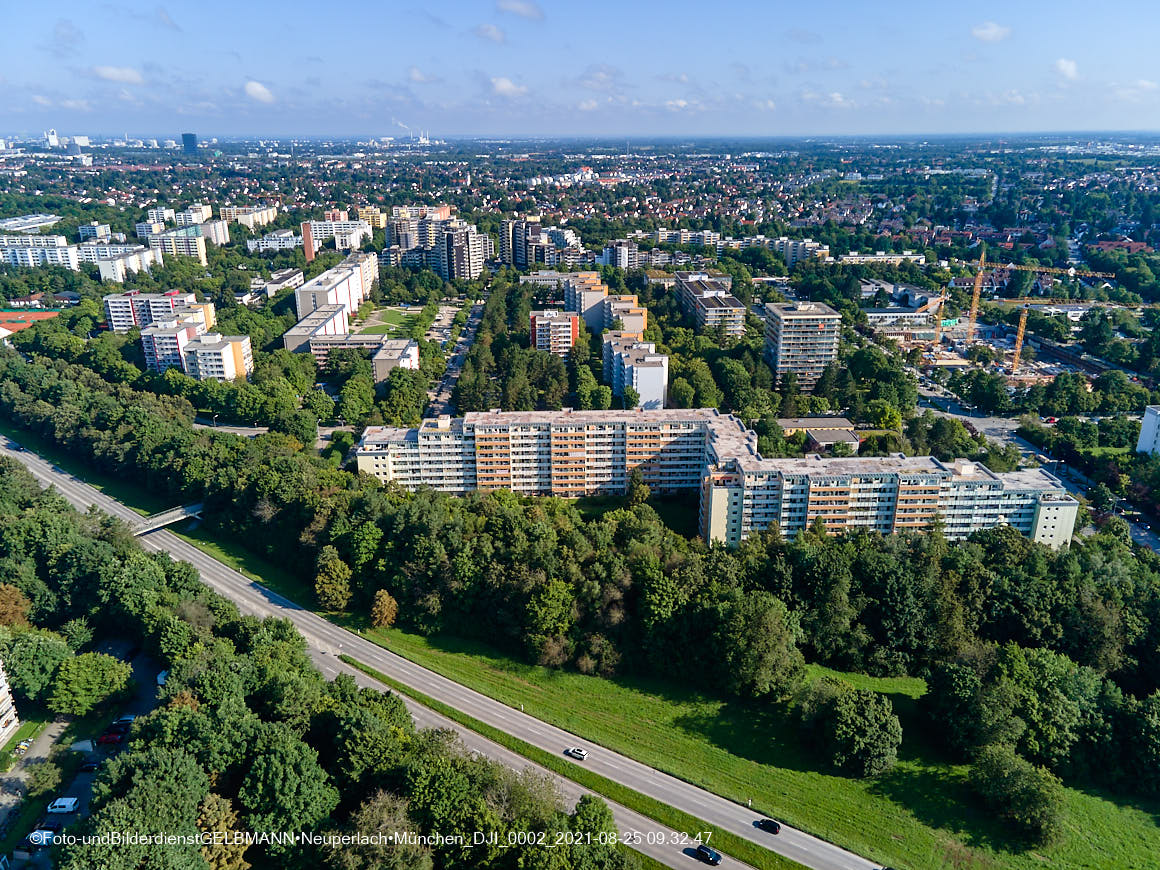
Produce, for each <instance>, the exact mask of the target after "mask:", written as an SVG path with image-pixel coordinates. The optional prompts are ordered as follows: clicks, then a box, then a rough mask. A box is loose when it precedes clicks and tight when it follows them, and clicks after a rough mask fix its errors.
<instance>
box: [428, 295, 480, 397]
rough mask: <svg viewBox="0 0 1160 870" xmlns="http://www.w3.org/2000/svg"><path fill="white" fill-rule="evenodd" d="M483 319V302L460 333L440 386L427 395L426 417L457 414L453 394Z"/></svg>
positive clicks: (472, 313)
mask: <svg viewBox="0 0 1160 870" xmlns="http://www.w3.org/2000/svg"><path fill="white" fill-rule="evenodd" d="M484 301H485V302H486V301H487V299H486V297H484ZM482 319H483V302H476V303H475V304H474V305H472V306H471V312H470V313H469V314H468V316H467V323H466V324H464V326H463V331H462V332H460V333H459V338H458V339H456V341H455V347H454V349H453V350H452V352H451V356H450V357H449V358H448V360H447V370H446V371H445V372H444V373H443V378H442V380H440V382H439V386H437V387H436V388H435V389H434V390H433V391H432V392H430V393H428V394H427V397H428V398H429V399H430V403H429V404H428V405H427V413H426V415H425V416H427V417H438V416H439V415H440V414H453V413H454V412H455V406H454V405H453V404H452V403H451V393H452V391H453V390H454V389H455V382H456V381H457V380H459V374H460V372H462V371H463V364H464V363H465V362H466V361H467V352H468V351H469V350H471V344H472V342H473V341H475V333H476V331H477V330H478V329H479V322H480V321H481V320H482Z"/></svg>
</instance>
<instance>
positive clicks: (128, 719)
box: [113, 713, 137, 725]
mask: <svg viewBox="0 0 1160 870" xmlns="http://www.w3.org/2000/svg"><path fill="white" fill-rule="evenodd" d="M136 721H137V717H136V716H134V715H133V714H132V713H126V714H125V715H124V716H122V717H120V718H119V719H114V720H113V724H114V725H132V724H133V723H134V722H136Z"/></svg>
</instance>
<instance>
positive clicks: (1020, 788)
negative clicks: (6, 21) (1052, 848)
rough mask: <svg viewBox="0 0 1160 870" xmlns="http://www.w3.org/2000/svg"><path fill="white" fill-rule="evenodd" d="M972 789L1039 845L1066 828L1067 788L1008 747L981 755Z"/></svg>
mask: <svg viewBox="0 0 1160 870" xmlns="http://www.w3.org/2000/svg"><path fill="white" fill-rule="evenodd" d="M970 782H971V786H972V787H973V788H974V789H975V791H977V792H978V793H979V794H980V795H981V796H982V798H983V800H985V801H986V802H987V804H988V805H989V806H990V807H991V808H992V809H993V810H994V811H995V812H997V813H999V814H1000V815H1001V816H1003V817H1004V818H1006V819H1007V820H1008V821H1009V822H1010V823H1011V824H1013V825H1014V826H1015V827H1016V829H1017V830H1018V831H1019V832H1020V833H1021V834H1023V835H1024V836H1025V837H1027V839H1028V840H1030V841H1031V842H1032V843H1034V844H1036V845H1043V844H1046V843H1049V842H1051V841H1052V840H1054V839H1055V838H1056V837H1057V836H1058V835H1059V833H1060V831H1061V830H1062V826H1063V797H1064V796H1063V784H1062V783H1061V782H1060V781H1059V778H1058V777H1056V776H1054V775H1053V774H1052V773H1051V772H1050V771H1048V770H1047V769H1045V768H1042V767H1036V766H1035V765H1033V764H1031V763H1030V762H1028V761H1025V760H1024V759H1022V758H1020V757H1019V756H1018V755H1016V754H1015V750H1014V749H1013V748H1011V747H1010V746H1009V745H1006V744H992V745H991V746H986V747H984V748H983V749H981V750H980V751H979V754H978V757H977V758H976V759H975V763H974V764H973V765H971V773H970Z"/></svg>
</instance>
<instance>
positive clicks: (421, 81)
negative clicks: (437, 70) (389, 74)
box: [407, 66, 435, 85]
mask: <svg viewBox="0 0 1160 870" xmlns="http://www.w3.org/2000/svg"><path fill="white" fill-rule="evenodd" d="M407 78H408V79H410V80H411V81H413V82H414V83H415V84H417V85H425V84H428V83H429V82H433V81H435V79H434V78H433V77H431V76H429V75H427V74H426V73H425V72H423V70H421V69H419V67H417V66H413V67H411V68H410V69H409V70H408V71H407Z"/></svg>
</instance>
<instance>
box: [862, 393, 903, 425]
mask: <svg viewBox="0 0 1160 870" xmlns="http://www.w3.org/2000/svg"><path fill="white" fill-rule="evenodd" d="M866 422H867V423H869V424H870V425H871V426H873V427H874V428H876V429H889V430H891V431H894V432H901V431H902V413H901V412H900V411H899V410H898V409H897V408H896V407H894V406H893V405H891V404H890V403H889V402H887V401H886V400H885V399H871V400H870V401H869V402H867V403H866Z"/></svg>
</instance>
